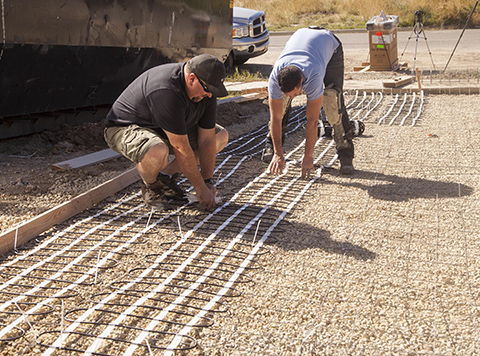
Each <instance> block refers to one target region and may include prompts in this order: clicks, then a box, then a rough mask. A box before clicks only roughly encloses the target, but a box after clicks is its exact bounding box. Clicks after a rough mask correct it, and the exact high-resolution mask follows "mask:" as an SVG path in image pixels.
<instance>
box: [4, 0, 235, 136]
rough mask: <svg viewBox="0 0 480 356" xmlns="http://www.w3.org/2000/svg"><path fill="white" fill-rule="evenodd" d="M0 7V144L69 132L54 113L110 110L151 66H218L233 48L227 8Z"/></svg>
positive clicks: (218, 4)
mask: <svg viewBox="0 0 480 356" xmlns="http://www.w3.org/2000/svg"><path fill="white" fill-rule="evenodd" d="M0 7H1V8H0V139H3V138H9V137H15V136H22V135H26V134H30V133H34V132H40V131H43V130H44V129H51V128H55V127H58V126H60V125H61V124H62V123H65V122H68V123H73V124H75V115H70V116H69V117H68V118H66V119H65V117H63V118H62V115H61V113H62V112H79V111H81V110H85V108H89V109H92V108H95V107H99V106H109V105H111V104H112V103H113V101H114V100H115V99H116V98H117V97H118V95H119V94H120V93H121V92H122V90H123V89H124V88H125V87H126V86H127V85H128V84H129V83H130V82H131V81H132V80H133V79H134V78H135V77H137V76H138V75H139V74H141V73H142V72H144V71H145V70H147V69H149V68H151V67H153V66H156V65H159V64H162V63H166V62H181V61H185V60H187V59H188V58H191V57H193V56H194V55H197V54H201V53H210V54H213V55H215V56H216V57H218V58H219V59H221V60H223V61H225V60H226V59H227V57H228V55H229V53H230V51H231V48H232V3H231V1H230V0H183V1H177V0H23V1H18V0H0ZM90 116H92V117H93V116H94V115H90ZM80 120H82V119H80ZM83 120H84V119H83ZM87 120H89V119H87Z"/></svg>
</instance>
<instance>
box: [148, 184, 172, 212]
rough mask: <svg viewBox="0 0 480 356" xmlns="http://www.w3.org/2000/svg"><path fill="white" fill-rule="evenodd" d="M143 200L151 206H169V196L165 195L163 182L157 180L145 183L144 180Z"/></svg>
mask: <svg viewBox="0 0 480 356" xmlns="http://www.w3.org/2000/svg"><path fill="white" fill-rule="evenodd" d="M142 197H143V201H144V202H145V203H146V204H147V205H150V206H153V207H156V208H159V209H164V208H165V207H166V206H167V201H168V198H167V197H165V192H164V190H163V183H161V182H159V181H156V182H155V183H152V184H145V183H144V182H143V181H142Z"/></svg>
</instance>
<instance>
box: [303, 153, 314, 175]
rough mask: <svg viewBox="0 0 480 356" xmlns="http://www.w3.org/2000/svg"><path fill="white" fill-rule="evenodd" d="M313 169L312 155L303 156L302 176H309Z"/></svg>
mask: <svg viewBox="0 0 480 356" xmlns="http://www.w3.org/2000/svg"><path fill="white" fill-rule="evenodd" d="M314 169H315V167H314V166H313V157H303V160H302V178H310V173H311V172H312V171H313V170H314Z"/></svg>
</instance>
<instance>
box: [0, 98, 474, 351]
mask: <svg viewBox="0 0 480 356" xmlns="http://www.w3.org/2000/svg"><path fill="white" fill-rule="evenodd" d="M424 99H425V100H424V104H423V107H422V113H421V116H420V117H419V119H418V121H417V122H416V123H415V125H412V124H411V122H410V123H409V124H405V125H399V124H398V123H396V124H391V125H390V124H388V121H386V122H385V123H383V124H378V119H379V117H380V116H382V115H381V114H379V113H378V112H380V113H385V112H386V111H387V110H388V107H389V105H390V103H391V102H392V101H393V100H394V96H393V95H389V94H386V95H385V101H384V103H383V104H382V105H383V106H382V107H378V108H377V114H372V115H369V116H368V117H367V119H365V124H366V131H365V134H364V135H362V136H360V137H358V138H356V139H355V144H356V157H355V160H354V164H355V168H356V172H355V174H354V175H353V176H352V177H345V176H341V175H339V174H338V170H337V168H338V163H337V162H334V163H333V164H332V166H331V167H330V168H328V167H324V168H323V169H322V173H321V176H320V178H319V179H318V180H316V181H315V182H314V183H312V184H311V186H310V187H309V188H308V190H307V191H306V193H305V195H304V196H303V197H302V199H300V200H299V201H297V202H296V203H295V204H294V206H293V208H292V209H291V210H288V214H286V215H285V218H284V221H283V223H282V224H281V225H280V228H279V229H276V230H274V235H273V239H272V240H271V241H269V240H266V241H267V242H266V244H265V246H264V247H265V248H266V249H268V253H264V254H263V253H262V254H261V253H259V254H258V255H257V256H255V264H253V267H255V266H261V268H258V269H254V268H252V269H250V270H247V271H246V274H248V276H249V278H251V282H248V283H235V284H234V288H235V289H234V291H233V290H232V291H230V293H231V294H230V295H229V296H228V295H227V297H225V298H222V299H221V301H222V302H223V303H225V305H226V306H227V307H228V313H220V312H217V313H215V314H213V313H211V314H207V316H208V317H211V318H212V319H213V321H214V323H213V325H211V326H209V327H203V328H198V329H194V330H193V331H191V332H190V334H189V335H190V336H193V337H195V339H196V340H197V341H198V345H197V347H195V348H194V349H192V350H190V351H185V352H176V353H175V355H216V356H219V355H246V354H248V355H339V354H347V355H386V354H392V355H425V354H435V355H475V354H478V351H479V348H478V337H477V317H478V315H477V314H478V305H477V304H478V301H477V299H478V298H477V297H478V293H479V291H480V289H479V283H478V282H479V281H478V271H479V270H480V259H479V258H478V257H479V253H478V247H479V245H478V236H479V235H478V234H479V233H478V231H479V230H478V221H480V203H479V202H480V199H479V198H480V197H479V191H480V190H479V188H480V165H479V162H478V159H477V157H478V156H479V155H480V146H479V145H478V142H480V141H479V140H480V137H479V136H480V132H479V130H478V127H479V124H480V122H479V117H478V110H479V108H480V96H479V95H426V96H425V98H424ZM304 103H305V98H304V97H299V98H297V99H296V101H295V106H296V107H300V106H301V105H303V104H304ZM372 105H373V104H372ZM372 105H370V106H369V108H371V107H372ZM222 110H224V111H225V112H224V113H220V118H221V119H220V120H219V122H220V123H221V124H222V120H224V121H223V123H224V124H225V126H227V127H228V128H229V131H230V134H231V138H232V139H233V138H236V137H241V136H242V135H245V134H246V133H249V132H252V131H254V130H255V129H256V128H258V127H262V126H265V125H267V122H268V108H267V104H266V102H265V101H256V102H252V103H246V104H232V105H231V106H230V107H224V108H223V109H222ZM365 111H367V110H365ZM224 115H226V116H227V117H226V118H224V117H223V116H224ZM86 127H90V126H86ZM86 127H85V128H82V127H79V128H76V129H73V131H72V132H71V134H70V135H71V136H68V135H67V132H69V130H66V129H65V130H64V133H65V135H67V136H63V134H62V135H60V134H53V135H48V136H49V137H50V138H47V137H46V135H43V134H40V135H34V136H32V137H30V138H24V139H15V140H7V141H4V142H1V143H0V153H1V155H2V156H1V158H2V160H1V167H0V169H2V180H1V182H0V189H1V190H0V192H1V197H0V198H1V200H0V201H1V204H2V226H1V227H2V231H5V230H6V229H8V228H10V227H12V226H13V225H14V224H16V223H19V222H21V221H25V220H27V219H28V217H31V216H35V215H38V214H39V213H40V212H42V211H44V210H46V209H48V208H51V207H53V206H55V205H57V204H59V203H61V202H64V201H66V200H68V199H70V198H71V197H73V196H75V195H76V194H78V193H80V192H82V191H84V190H85V189H90V188H92V187H94V186H96V185H98V184H99V183H101V182H103V181H105V180H106V179H109V178H111V177H113V176H116V175H118V174H119V173H120V172H122V171H124V170H125V169H127V168H129V167H131V163H129V162H126V161H124V160H123V159H115V160H113V161H109V162H107V163H103V164H99V165H98V166H92V167H88V168H85V169H82V170H72V171H56V170H53V169H52V168H51V167H50V166H51V164H52V163H56V162H59V161H63V160H65V159H68V158H73V157H74V156H79V155H82V154H85V153H91V152H92V151H95V150H99V149H102V148H104V147H105V146H104V144H103V140H102V139H101V136H98V135H99V134H98V133H99V132H101V123H100V124H94V125H92V131H88V130H89V129H87V128H86ZM93 127H94V128H93ZM77 130H79V131H77ZM81 132H88V134H87V135H86V136H88V137H92V138H93V137H96V138H94V139H93V141H90V142H89V141H86V139H87V138H85V139H84V140H85V145H82V144H72V145H69V144H67V143H71V140H73V137H76V136H79V135H80V133H81ZM303 136H304V131H303V128H300V129H299V130H298V131H297V132H295V133H292V134H290V135H288V137H287V141H286V144H285V149H286V151H287V152H290V151H291V150H293V149H294V148H295V147H297V146H298V145H300V144H301V141H302V138H303ZM68 137H70V139H69V138H68ZM62 142H64V143H62ZM93 142H95V143H93ZM96 144H98V146H96ZM55 147H56V148H57V150H56V151H55V150H54V149H55ZM67 150H70V151H67ZM34 153H35V154H34ZM32 154H34V155H33V156H31V155H32ZM17 156H21V157H17ZM30 156H31V157H30ZM36 157H38V158H36ZM257 158H258V157H257ZM265 167H266V166H265V165H264V164H263V163H261V162H260V161H259V160H258V159H252V160H251V161H249V162H248V164H247V165H245V168H244V169H243V170H242V171H241V172H239V173H238V174H237V175H236V176H235V177H234V178H232V179H231V180H230V181H228V182H227V183H226V184H224V186H223V187H222V193H223V194H224V195H225V196H226V197H230V196H232V195H233V194H234V193H235V192H236V191H238V186H241V187H243V186H245V185H247V183H248V182H247V180H248V179H250V178H251V177H256V176H258V175H260V174H261V173H262V172H263V171H264V170H265ZM298 170H299V166H298V165H296V166H295V165H293V166H291V168H290V169H289V172H288V174H287V178H291V177H294V176H295V175H298ZM286 182H287V180H286ZM304 185H305V182H304V181H300V182H298V184H297V185H292V189H291V190H292V191H295V189H297V188H298V187H303V186H304ZM279 187H281V185H279ZM135 189H136V188H135ZM279 189H280V188H279ZM131 193H132V190H128V194H131ZM254 193H255V187H252V189H251V194H254ZM122 194H123V193H122ZM115 198H118V197H112V199H111V200H112V201H114V199H115ZM248 198H249V196H245V197H239V198H238V199H239V201H238V202H237V204H238V205H241V204H242V203H244V202H246V201H247V200H248ZM288 199H291V198H290V197H289V196H288V195H287V198H286V199H285V200H286V202H287V203H288V202H289V200H288ZM284 203H285V202H283V201H278V202H277V203H276V205H274V206H273V207H272V209H273V210H275V211H276V212H277V213H281V212H282V211H285V212H286V211H287V208H288V207H286V206H285V205H282V204H284ZM251 208H252V209H253V210H254V211H255V208H257V209H258V210H260V209H261V208H262V206H260V207H255V205H252V207H251ZM288 209H290V208H288ZM197 214H201V213H199V212H194V211H190V212H188V211H185V212H184V213H183V214H181V219H182V222H183V224H184V229H188V228H191V227H193V226H195V224H196V223H197V222H198V217H197ZM175 218H176V217H175ZM178 221H179V220H178ZM176 223H177V220H175V219H172V220H170V221H168V222H166V223H164V224H161V225H160V226H159V227H158V228H157V230H155V231H154V233H150V232H149V233H147V234H146V235H145V242H144V244H140V245H138V246H132V249H133V251H134V254H133V255H131V256H125V257H121V258H120V264H119V265H118V266H117V267H115V268H112V269H109V270H106V271H105V272H104V273H103V275H102V278H103V280H102V282H101V283H98V284H95V285H94V286H91V287H84V288H83V287H82V286H78V288H79V289H80V291H81V295H80V296H78V297H74V298H73V299H72V300H68V299H66V304H67V306H66V309H67V310H72V309H74V308H75V307H85V308H87V309H88V307H89V306H91V301H90V300H89V297H90V296H91V295H92V294H94V293H102V292H105V291H107V292H109V291H111V289H110V288H109V282H110V281H119V280H122V278H127V277H124V276H126V275H127V273H128V272H129V270H131V269H132V268H133V267H144V266H147V265H148V264H149V263H148V262H147V260H148V258H147V257H148V256H147V255H148V254H150V253H154V252H156V253H159V254H160V253H163V251H164V250H162V249H161V248H159V244H160V243H167V244H168V246H170V244H173V243H175V242H176V241H178V239H179V237H178V236H175V235H174V234H179V232H178V231H175V232H173V231H174V229H176ZM189 223H192V224H189ZM263 223H264V224H265V221H264V222H263ZM210 224H211V225H213V226H216V225H215V223H214V221H210ZM259 225H261V224H259ZM252 230H254V229H253V228H252V229H250V230H249V233H250V235H252V236H250V238H253V231H252ZM263 232H265V231H264V230H263ZM125 234H126V235H127V236H128V231H127V232H125ZM193 237H195V238H196V237H198V238H204V236H202V235H201V234H200V233H199V234H198V235H193ZM193 237H192V240H193ZM220 237H221V238H220V239H219V240H222V239H223V240H225V241H226V242H229V241H231V240H232V239H234V238H235V233H234V232H228V231H225V232H224V234H223V235H221V236H220ZM188 248H190V247H188ZM188 248H187V249H188ZM93 257H96V256H93ZM10 258H11V259H13V258H15V256H10ZM150 258H152V257H150ZM202 258H204V259H208V258H209V255H208V253H204V254H203V255H202ZM170 262H172V261H170ZM250 267H252V265H251V266H250ZM130 277H131V275H130ZM244 278H245V279H246V280H248V278H247V277H244ZM236 291H238V292H239V293H238V294H236ZM202 295H203V294H202V293H198V294H197V296H202ZM124 298H125V299H124V300H123V301H124V302H125V303H128V302H129V299H128V296H125V297H124ZM55 305H56V309H55V313H54V314H52V315H50V316H49V317H48V318H46V319H45V320H44V321H42V320H41V319H40V318H37V319H36V323H35V327H36V328H38V329H39V330H45V329H48V327H52V328H57V330H58V324H59V323H60V322H59V320H60V319H61V315H60V305H59V303H58V302H57V303H56V304H55ZM214 309H215V308H214ZM216 309H217V311H218V310H221V309H222V307H220V306H219V307H218V308H216ZM179 318H180V317H179ZM31 319H32V320H33V319H35V318H33V317H32V318H31ZM205 323H206V321H205ZM67 325H69V324H68V323H67ZM23 326H24V327H26V328H28V326H25V325H23ZM94 328H98V329H101V328H100V327H99V326H95V327H89V328H88V330H89V331H90V330H91V329H94ZM172 328H173V327H172ZM116 336H118V337H119V338H120V339H122V338H127V337H128V335H127V333H126V332H124V333H121V334H118V335H116ZM51 338H53V336H52V337H51ZM33 339H34V338H33V335H32V333H31V332H30V333H29V334H28V335H27V337H26V338H25V339H24V340H22V341H18V342H16V343H2V345H1V347H2V348H1V349H0V350H1V351H0V352H2V353H5V354H14V353H17V354H39V355H40V354H42V353H43V352H44V351H45V350H46V349H45V348H44V347H39V346H38V345H36V344H35V343H34V342H33V341H32V340H33ZM79 344H81V343H80V342H79ZM110 346H111V349H108V346H105V349H101V350H105V352H108V354H115V351H116V349H115V347H118V343H112V344H111V345H110ZM14 350H15V351H14ZM18 350H20V351H18ZM142 350H143V351H144V353H143V354H145V355H148V354H149V353H148V352H147V349H146V348H144V349H142ZM54 354H55V355H63V354H65V355H73V354H77V353H68V352H67V351H65V350H63V351H59V350H57V351H56V353H54ZM122 354H123V353H122ZM138 354H142V353H140V351H139V353H138ZM154 354H163V353H162V352H159V351H156V352H155V353H154Z"/></svg>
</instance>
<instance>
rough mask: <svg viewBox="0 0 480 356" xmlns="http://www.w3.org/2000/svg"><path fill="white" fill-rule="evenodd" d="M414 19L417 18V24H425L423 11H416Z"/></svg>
mask: <svg viewBox="0 0 480 356" xmlns="http://www.w3.org/2000/svg"><path fill="white" fill-rule="evenodd" d="M414 18H415V24H416V23H420V24H423V11H422V10H417V11H415V15H414Z"/></svg>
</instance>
